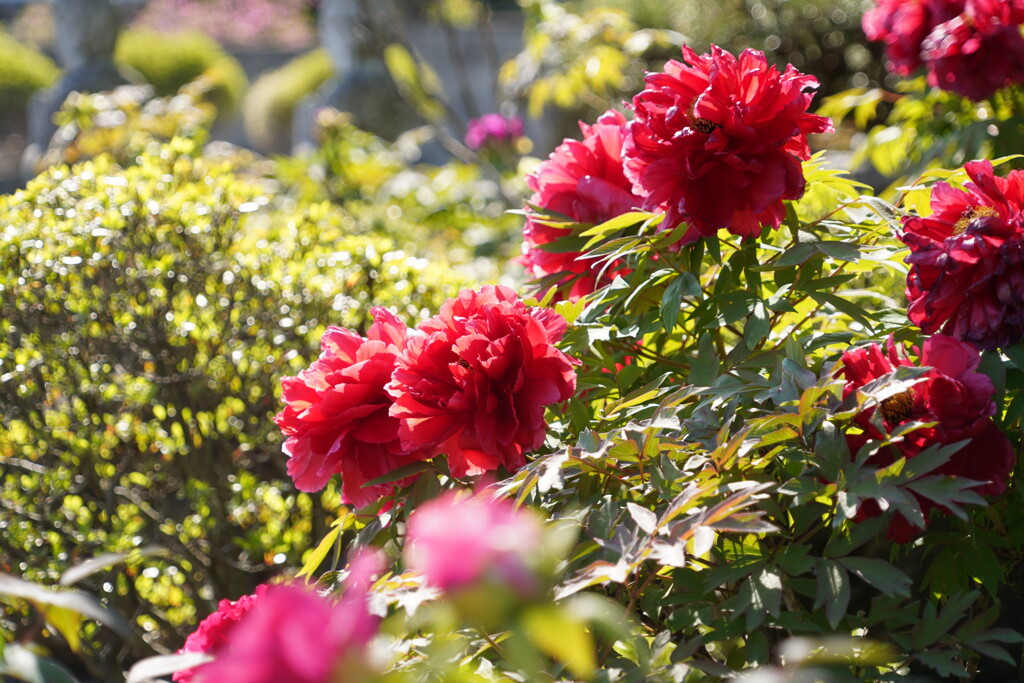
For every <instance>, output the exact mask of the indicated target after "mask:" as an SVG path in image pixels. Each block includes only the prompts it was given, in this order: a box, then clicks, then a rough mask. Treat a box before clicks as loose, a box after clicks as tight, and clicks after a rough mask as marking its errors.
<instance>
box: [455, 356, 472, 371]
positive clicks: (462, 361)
mask: <svg viewBox="0 0 1024 683" xmlns="http://www.w3.org/2000/svg"><path fill="white" fill-rule="evenodd" d="M455 364H456V365H461V366H462V367H464V368H466V369H469V361H468V360H466V359H465V358H460V359H458V360H457V361H455Z"/></svg>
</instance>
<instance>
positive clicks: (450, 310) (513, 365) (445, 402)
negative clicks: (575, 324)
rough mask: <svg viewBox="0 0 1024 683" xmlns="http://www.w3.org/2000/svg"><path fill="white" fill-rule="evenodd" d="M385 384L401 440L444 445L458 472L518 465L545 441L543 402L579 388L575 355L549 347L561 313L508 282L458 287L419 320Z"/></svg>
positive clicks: (418, 445)
mask: <svg viewBox="0 0 1024 683" xmlns="http://www.w3.org/2000/svg"><path fill="white" fill-rule="evenodd" d="M419 329H420V330H421V331H422V332H423V333H424V334H422V335H419V336H411V337H409V340H408V342H407V344H406V347H405V350H404V351H403V352H402V353H401V354H400V355H399V356H398V360H397V362H396V365H395V371H394V375H393V379H392V381H391V383H390V384H388V387H387V390H388V393H390V394H391V396H392V397H393V398H394V406H393V407H392V408H391V416H392V417H395V418H398V420H399V423H400V427H399V431H398V433H399V436H400V438H401V441H402V446H403V447H404V448H405V449H406V450H408V451H413V450H417V449H432V450H433V452H435V453H437V452H444V453H447V454H448V459H449V460H448V462H449V467H450V468H451V470H452V473H453V474H455V475H456V476H463V475H465V474H479V473H482V472H484V471H487V470H494V469H496V468H497V467H498V466H499V465H502V466H504V467H505V468H506V469H508V470H510V471H511V470H515V469H518V468H519V467H521V466H522V465H523V464H525V462H526V461H525V458H524V457H523V453H524V452H525V451H528V450H531V449H534V448H537V447H539V446H540V445H541V444H542V443H543V442H544V435H545V431H546V428H547V422H546V421H545V420H544V408H545V406H548V405H551V404H552V403H557V402H559V401H565V400H566V399H568V398H569V397H571V396H572V393H573V391H574V390H575V388H576V375H575V372H574V371H573V365H574V364H578V361H576V360H574V359H572V358H570V357H569V356H567V355H565V354H564V353H562V352H561V351H559V350H558V349H556V348H555V346H554V342H556V341H558V340H559V339H561V337H562V334H563V333H564V331H565V320H564V319H563V318H562V316H560V315H558V314H557V313H555V312H554V311H553V310H551V309H545V308H529V307H527V306H526V305H525V304H524V303H523V302H522V301H520V300H519V299H518V298H517V296H516V294H515V292H514V291H513V290H511V289H509V288H508V287H503V286H493V285H485V286H484V287H483V288H482V289H481V290H480V291H479V292H475V291H471V290H464V291H463V292H462V293H461V294H459V296H458V298H456V299H450V300H448V301H447V302H446V303H445V304H444V306H442V307H441V311H440V313H439V314H438V315H437V316H435V317H433V318H430V319H429V320H426V321H424V322H423V323H422V324H420V326H419Z"/></svg>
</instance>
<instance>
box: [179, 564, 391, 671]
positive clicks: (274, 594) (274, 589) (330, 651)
mask: <svg viewBox="0 0 1024 683" xmlns="http://www.w3.org/2000/svg"><path fill="white" fill-rule="evenodd" d="M381 566H382V564H381V562H380V560H379V558H377V557H376V556H374V555H361V556H358V557H357V558H356V559H355V560H353V562H352V565H351V567H352V569H351V572H350V574H349V578H348V582H347V583H348V587H347V589H346V591H345V594H344V595H343V596H342V598H341V599H340V600H338V601H337V602H335V601H332V600H330V599H328V598H325V597H321V596H320V595H319V594H317V593H316V592H314V591H312V590H310V589H308V588H306V587H304V586H300V585H295V584H292V585H287V584H281V585H275V586H271V587H270V588H269V589H267V591H266V593H265V594H264V595H263V596H261V598H260V600H259V602H258V603H256V604H255V605H254V606H253V608H252V609H251V610H249V611H248V612H247V613H246V614H245V615H244V616H243V618H242V619H241V620H240V621H239V623H238V624H237V625H236V626H235V627H234V628H233V629H232V630H231V632H230V633H229V634H228V636H227V638H226V640H225V642H224V643H223V644H222V645H221V647H220V649H219V650H218V651H217V652H215V653H214V660H213V661H212V662H210V663H208V664H204V665H203V666H202V667H201V668H199V671H198V674H199V678H198V679H197V683H199V682H201V683H207V682H209V683H213V682H216V683H280V682H282V681H288V682H289V683H331V682H332V681H338V680H364V676H367V675H368V674H369V673H370V664H369V663H368V660H367V658H366V656H365V646H366V644H367V643H368V642H369V641H370V639H371V638H373V637H374V636H375V635H376V634H377V631H378V628H379V624H380V618H379V617H376V616H373V615H372V614H371V613H370V611H369V607H368V603H367V590H368V588H369V586H370V585H371V584H372V578H371V575H372V574H373V573H375V572H379V571H380V569H381Z"/></svg>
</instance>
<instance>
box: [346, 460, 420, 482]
mask: <svg viewBox="0 0 1024 683" xmlns="http://www.w3.org/2000/svg"><path fill="white" fill-rule="evenodd" d="M431 469H434V466H433V465H431V464H430V463H429V462H426V461H418V462H411V463H409V464H408V465H402V466H401V467H399V468H398V469H395V470H391V471H390V472H388V473H387V474H385V475H383V476H380V477H377V478H376V479H371V480H370V481H368V482H366V483H365V484H363V486H362V488H366V487H368V486H378V485H380V484H390V483H392V482H396V481H399V480H400V479H405V478H406V477H411V476H412V475H414V474H419V473H420V472H426V471H427V470H431Z"/></svg>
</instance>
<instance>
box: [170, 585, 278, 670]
mask: <svg viewBox="0 0 1024 683" xmlns="http://www.w3.org/2000/svg"><path fill="white" fill-rule="evenodd" d="M266 592H267V586H266V585H262V586H257V587H256V593H254V594H253V595H243V596H242V597H240V598H239V599H238V600H236V601H234V602H232V601H230V600H221V601H220V604H218V605H217V611H216V612H214V613H213V614H211V615H210V616H208V617H206V618H205V619H203V620H202V621H201V622H199V626H197V627H196V630H195V631H193V632H192V633H190V634H189V636H188V638H186V639H185V644H184V645H183V646H182V648H181V649H180V650H178V652H179V653H186V652H204V653H206V654H211V655H215V654H217V652H219V651H220V649H221V648H222V646H223V645H224V643H225V642H226V641H227V640H228V637H229V636H230V634H231V632H232V631H233V630H234V629H235V627H236V626H237V625H238V622H239V621H241V620H242V617H244V616H245V615H246V614H248V613H249V610H251V609H252V607H253V605H255V604H256V602H257V601H259V600H261V599H262V598H263V596H264V594H265V593H266ZM207 666H208V665H207V664H201V665H200V666H195V667H192V668H191V669H185V670H183V671H178V672H177V673H175V674H174V680H175V681H177V683H191V681H193V680H195V679H196V678H197V677H198V676H199V675H200V674H202V673H203V670H204V669H205V668H206V667H207Z"/></svg>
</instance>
